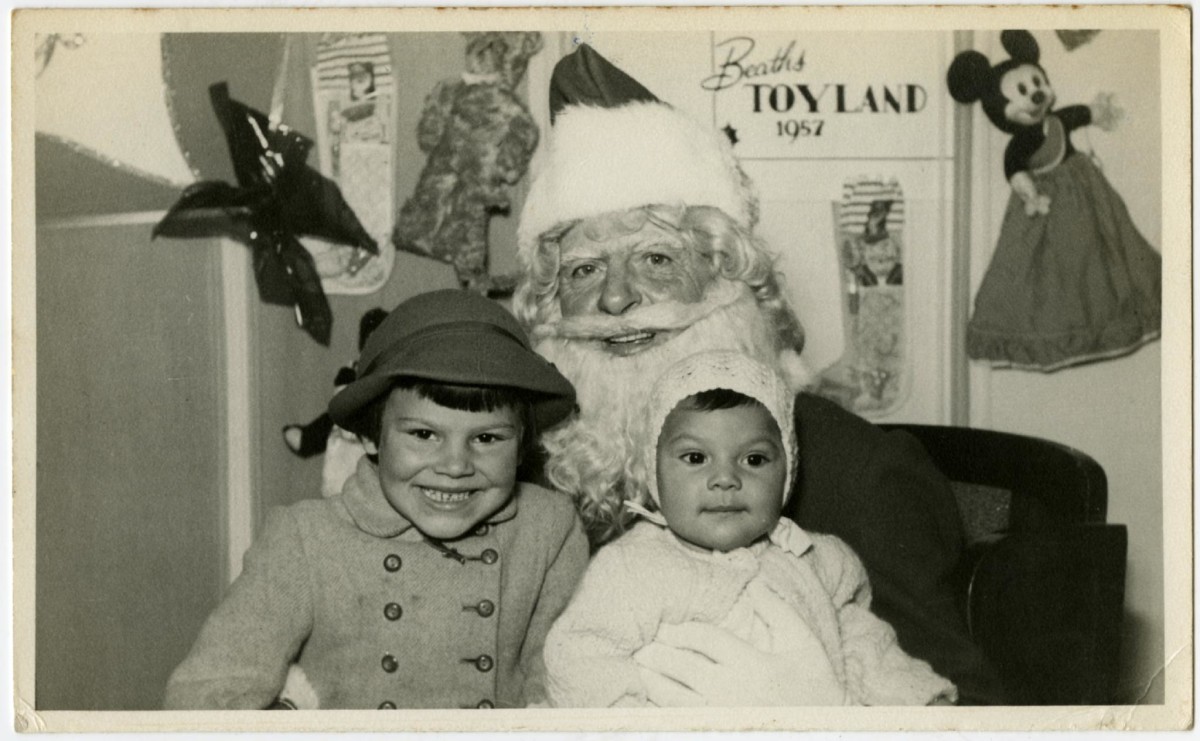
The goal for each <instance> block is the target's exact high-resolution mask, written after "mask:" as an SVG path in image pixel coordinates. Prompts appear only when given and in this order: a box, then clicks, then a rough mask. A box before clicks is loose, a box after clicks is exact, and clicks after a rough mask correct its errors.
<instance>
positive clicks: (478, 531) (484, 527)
mask: <svg viewBox="0 0 1200 741" xmlns="http://www.w3.org/2000/svg"><path fill="white" fill-rule="evenodd" d="M488 530H489V528H488V524H487V523H486V522H481V523H480V524H479V526H478V527H476V528H475V536H476V537H479V538H482V537H483V536H485V535H487V534H488Z"/></svg>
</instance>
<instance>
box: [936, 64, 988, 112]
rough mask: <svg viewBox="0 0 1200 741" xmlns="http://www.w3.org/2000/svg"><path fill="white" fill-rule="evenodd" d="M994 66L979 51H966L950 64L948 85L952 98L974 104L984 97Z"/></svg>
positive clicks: (947, 74)
mask: <svg viewBox="0 0 1200 741" xmlns="http://www.w3.org/2000/svg"><path fill="white" fill-rule="evenodd" d="M991 72H992V65H991V63H990V62H988V59H987V57H985V56H984V55H983V54H980V53H979V52H977V51H964V52H962V53H960V54H959V55H958V56H956V57H955V58H954V61H953V62H951V63H950V69H949V70H948V71H947V72H946V85H947V86H948V87H949V88H950V96H951V97H953V98H954V99H955V100H957V101H958V102H959V103H974V102H975V101H977V100H979V98H980V97H982V96H983V93H984V89H985V86H986V85H987V80H988V76H989V75H990V74H991Z"/></svg>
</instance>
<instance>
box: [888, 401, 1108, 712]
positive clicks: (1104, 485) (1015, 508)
mask: <svg viewBox="0 0 1200 741" xmlns="http://www.w3.org/2000/svg"><path fill="white" fill-rule="evenodd" d="M882 427H884V428H885V429H903V430H905V431H907V432H908V433H910V434H912V435H914V436H915V437H916V438H917V439H918V440H920V441H921V443H922V444H923V445H924V446H925V448H926V449H927V450H928V451H929V454H930V456H931V457H932V458H933V461H934V463H936V464H937V466H938V467H939V468H940V469H941V470H942V472H943V473H944V474H946V476H947V477H948V478H949V479H950V481H951V483H952V485H953V488H954V493H955V497H956V498H957V500H958V504H959V510H960V511H961V513H962V518H963V527H964V530H965V532H966V536H967V542H968V547H967V552H966V556H965V557H964V559H963V562H962V563H961V564H960V570H959V579H960V584H961V594H962V609H963V613H964V615H965V616H966V619H967V624H968V626H969V627H970V631H971V635H972V637H973V638H974V640H975V641H976V643H978V644H979V646H980V647H981V648H982V649H983V651H984V653H985V654H986V655H987V656H988V658H989V659H990V660H991V661H992V663H993V664H994V665H995V667H996V668H997V670H999V672H1000V674H1001V676H1002V678H1003V679H1004V681H1005V684H1006V685H1007V687H1008V690H1009V696H1010V698H1011V701H1012V703H1013V704H1020V705H1070V704H1109V703H1112V702H1114V701H1115V700H1114V697H1113V691H1114V688H1115V686H1116V679H1117V677H1116V673H1117V655H1118V652H1119V648H1120V636H1121V616H1122V608H1123V602H1124V596H1125V553H1126V533H1125V526H1123V525H1109V524H1106V523H1105V511H1106V508H1107V505H1108V482H1107V479H1106V477H1105V475H1104V469H1102V468H1101V467H1100V465H1099V464H1098V463H1096V461H1095V460H1093V459H1092V458H1090V457H1089V456H1088V455H1086V454H1085V453H1082V452H1080V451H1078V450H1075V449H1073V448H1069V447H1067V446H1065V445H1060V444H1058V443H1054V442H1050V441H1048V440H1041V439H1038V438H1032V437H1024V436H1021V435H1013V434H1009V433H1004V432H995V431H992V430H981V429H973V428H962V427H938V426H927V425H908V424H894V425H882Z"/></svg>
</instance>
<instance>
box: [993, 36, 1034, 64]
mask: <svg viewBox="0 0 1200 741" xmlns="http://www.w3.org/2000/svg"><path fill="white" fill-rule="evenodd" d="M1000 44H1001V45H1002V46H1003V47H1004V50H1005V51H1007V52H1008V55H1009V56H1010V57H1012V58H1013V60H1014V61H1017V62H1022V63H1029V64H1037V61H1038V57H1039V56H1040V54H1041V52H1040V50H1039V49H1038V43H1037V39H1035V38H1033V34H1031V33H1029V32H1028V31H1003V32H1001V34H1000Z"/></svg>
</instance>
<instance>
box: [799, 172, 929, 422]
mask: <svg viewBox="0 0 1200 741" xmlns="http://www.w3.org/2000/svg"><path fill="white" fill-rule="evenodd" d="M833 224H834V235H835V239H836V241H837V245H838V247H837V250H838V264H839V274H840V275H841V278H842V286H841V288H842V290H841V294H842V326H843V334H844V337H845V343H844V350H843V353H842V357H841V358H839V359H838V360H837V362H835V363H833V364H832V365H830V366H829V367H828V368H826V369H825V370H823V371H821V374H820V380H819V382H818V385H817V392H818V393H819V394H821V395H823V396H826V397H829V398H831V399H834V400H835V401H837V402H838V403H840V404H841V405H842V406H844V407H846V408H847V409H849V410H850V411H853V412H857V413H865V414H882V413H886V412H887V411H889V410H891V409H892V408H893V407H894V406H895V405H896V404H897V403H899V402H900V400H901V396H902V393H903V391H904V390H905V389H906V388H907V385H908V384H907V380H908V379H907V373H908V364H907V362H906V358H905V341H904V267H903V266H904V260H903V249H902V244H903V242H902V233H903V229H904V193H903V191H902V190H901V188H900V184H899V183H898V182H896V180H894V179H893V180H889V181H887V182H884V181H883V180H882V179H880V178H865V177H863V178H858V179H855V180H849V181H847V182H846V184H845V186H844V188H843V191H842V199H841V201H839V202H836V203H834V204H833Z"/></svg>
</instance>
